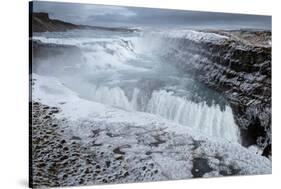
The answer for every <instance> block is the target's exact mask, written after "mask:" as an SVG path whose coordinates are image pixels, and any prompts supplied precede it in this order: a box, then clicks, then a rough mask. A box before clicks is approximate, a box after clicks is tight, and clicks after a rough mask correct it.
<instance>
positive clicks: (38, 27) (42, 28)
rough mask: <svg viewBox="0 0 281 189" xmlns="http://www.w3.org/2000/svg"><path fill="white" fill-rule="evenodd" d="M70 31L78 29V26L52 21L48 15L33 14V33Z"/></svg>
mask: <svg viewBox="0 0 281 189" xmlns="http://www.w3.org/2000/svg"><path fill="white" fill-rule="evenodd" d="M69 29H78V26H77V25H74V24H71V23H67V22H63V21H60V20H53V19H50V18H49V15H48V13H32V31H33V32H46V31H50V32H52V31H66V30H69Z"/></svg>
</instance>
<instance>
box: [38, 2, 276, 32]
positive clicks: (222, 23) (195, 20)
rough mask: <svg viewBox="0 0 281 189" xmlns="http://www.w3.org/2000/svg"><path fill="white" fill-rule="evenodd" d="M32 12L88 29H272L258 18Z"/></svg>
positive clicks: (78, 7)
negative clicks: (115, 27) (96, 27)
mask: <svg viewBox="0 0 281 189" xmlns="http://www.w3.org/2000/svg"><path fill="white" fill-rule="evenodd" d="M34 11H35V12H48V13H49V14H50V17H52V18H57V19H61V20H64V21H68V22H72V23H76V24H87V25H107V26H111V25H112V26H116V25H121V26H157V27H165V26H166V27H169V26H181V27H206V28H212V27H222V28H235V27H236V28H242V27H247V28H263V29H264V28H265V29H271V16H260V15H245V14H228V13H211V12H198V11H185V10H167V9H152V8H136V7H120V6H104V5H91V4H77V3H55V2H42V1H41V2H35V3H34Z"/></svg>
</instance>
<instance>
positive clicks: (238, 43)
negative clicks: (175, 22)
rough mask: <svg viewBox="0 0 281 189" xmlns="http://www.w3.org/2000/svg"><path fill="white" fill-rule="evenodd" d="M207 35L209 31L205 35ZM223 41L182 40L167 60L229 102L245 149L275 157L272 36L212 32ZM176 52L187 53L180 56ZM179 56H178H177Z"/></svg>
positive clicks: (258, 32)
mask: <svg viewBox="0 0 281 189" xmlns="http://www.w3.org/2000/svg"><path fill="white" fill-rule="evenodd" d="M204 32H206V31H204ZM208 32H209V33H215V34H219V35H222V36H224V37H225V38H224V39H223V40H221V41H202V40H199V41H195V40H191V39H188V38H186V39H181V40H180V43H178V46H177V48H175V50H174V51H171V52H169V53H168V54H167V57H169V58H170V60H171V61H173V63H174V64H176V65H177V66H178V67H180V68H181V69H184V70H185V71H187V72H189V73H192V74H193V76H194V77H195V78H196V79H198V80H199V81H200V82H202V83H204V84H206V85H207V86H209V87H210V88H213V89H215V90H217V91H219V92H221V93H222V94H223V95H224V96H225V97H226V98H227V99H228V101H229V103H230V105H231V107H232V110H233V112H234V114H235V119H236V122H237V124H238V125H239V127H240V129H241V135H242V144H243V145H244V146H250V145H258V146H259V147H260V148H262V149H263V155H265V156H270V155H271V32H269V31H254V30H239V31H208ZM176 49H181V50H180V52H184V54H181V55H180V56H179V53H178V51H177V52H176ZM175 55H176V56H175Z"/></svg>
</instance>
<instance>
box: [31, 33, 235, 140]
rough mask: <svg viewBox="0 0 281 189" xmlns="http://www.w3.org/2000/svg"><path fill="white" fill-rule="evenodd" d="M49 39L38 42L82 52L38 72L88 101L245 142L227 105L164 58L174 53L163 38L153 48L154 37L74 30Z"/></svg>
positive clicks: (50, 61)
mask: <svg viewBox="0 0 281 189" xmlns="http://www.w3.org/2000/svg"><path fill="white" fill-rule="evenodd" d="M44 35H45V36H42V35H39V36H35V37H34V39H35V40H39V41H41V42H42V43H45V44H56V45H72V46H75V47H77V49H76V50H75V52H73V51H71V53H69V51H68V50H67V49H65V51H63V52H62V54H61V55H56V56H52V57H47V58H39V61H37V62H40V63H39V64H37V65H36V66H33V72H35V73H36V74H39V75H40V74H41V75H44V76H55V77H56V78H58V79H59V80H60V81H61V83H63V85H65V86H67V87H68V88H69V89H71V90H73V91H75V92H76V93H77V94H79V96H80V97H81V98H85V99H87V100H91V101H95V102H99V103H102V104H105V105H107V106H113V107H116V108H121V109H125V110H127V111H142V112H148V113H151V114H154V115H156V116H160V117H163V118H165V119H167V120H169V121H174V122H176V123H179V124H181V125H184V126H187V127H190V128H193V129H195V130H197V131H199V132H201V133H203V134H204V135H206V136H208V137H215V138H216V137H219V138H223V139H226V140H228V141H230V142H234V143H237V142H239V141H240V137H239V129H238V127H237V125H236V124H235V121H234V118H233V114H232V110H231V108H230V107H229V105H228V104H227V102H225V101H224V100H223V97H221V96H220V95H219V94H217V93H216V92H215V91H212V90H209V89H207V88H205V87H204V86H201V85H200V84H199V83H197V82H196V81H194V80H193V79H192V78H189V76H188V75H187V74H186V73H183V72H182V71H181V70H178V69H176V68H175V67H173V64H172V62H165V59H163V57H162V56H161V54H163V53H165V52H167V50H168V49H165V48H164V47H163V46H161V45H160V46H159V43H158V42H159V40H161V38H158V39H157V40H156V39H155V43H154V44H153V45H151V43H153V41H151V39H152V38H149V39H150V40H147V38H145V36H142V35H139V34H128V33H118V32H115V33H113V32H108V33H107V32H101V33H99V32H96V31H95V32H93V31H92V32H91V31H88V32H86V33H83V32H81V31H71V32H58V33H56V32H53V33H49V34H44ZM46 35H47V37H46ZM196 35H199V34H196ZM148 41H149V43H148ZM156 41H157V43H156ZM152 46H153V47H152ZM50 48H52V47H50ZM76 51H77V52H76ZM174 56H175V57H176V56H177V55H174ZM175 61H176V59H175ZM187 61H188V60H187Z"/></svg>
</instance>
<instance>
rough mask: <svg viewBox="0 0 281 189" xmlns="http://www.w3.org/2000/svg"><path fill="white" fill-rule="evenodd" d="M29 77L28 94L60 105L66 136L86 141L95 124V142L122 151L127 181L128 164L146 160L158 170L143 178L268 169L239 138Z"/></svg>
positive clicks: (133, 165)
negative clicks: (231, 138)
mask: <svg viewBox="0 0 281 189" xmlns="http://www.w3.org/2000/svg"><path fill="white" fill-rule="evenodd" d="M33 79H34V80H35V85H34V86H33V100H34V101H38V102H40V103H42V104H46V105H48V106H54V107H58V108H60V109H61V110H62V111H61V112H60V113H59V114H57V115H56V117H57V118H58V119H67V120H68V124H67V125H65V126H64V129H65V133H66V134H67V135H69V137H71V136H73V135H75V136H77V137H79V138H81V139H82V142H83V143H85V144H87V143H88V144H90V141H91V140H92V133H93V131H95V130H99V131H100V132H99V135H98V136H96V139H95V142H96V143H98V144H103V147H102V148H100V149H99V150H100V151H103V152H104V153H109V151H110V149H116V148H118V149H120V150H121V151H122V153H120V154H122V155H124V158H125V159H126V165H127V166H128V167H130V169H129V170H131V172H130V176H129V177H128V178H126V179H127V181H136V180H137V178H136V177H137V173H135V172H134V170H135V169H141V167H142V166H144V165H146V164H147V163H148V162H150V161H152V162H154V165H156V167H157V170H158V171H157V174H156V175H155V177H147V176H145V175H143V177H144V178H143V179H144V180H163V179H164V180H165V179H183V178H190V177H193V176H196V175H197V176H204V177H210V176H222V175H232V174H234V175H236V174H237V175H246V174H269V173H271V161H270V160H269V159H267V158H265V157H263V156H260V155H259V154H257V153H256V152H255V151H254V150H249V149H247V148H244V147H242V146H241V145H240V144H239V143H236V142H230V141H228V140H225V139H223V138H219V137H216V138H215V137H206V135H204V134H202V133H199V132H197V131H196V130H193V129H192V128H190V127H186V126H183V125H180V124H175V123H174V122H172V121H168V120H166V119H163V118H162V117H160V116H157V115H152V114H149V113H144V112H136V111H128V110H122V109H120V108H114V107H111V106H108V105H104V104H101V103H96V102H93V101H88V100H85V99H82V98H79V96H78V94H76V93H75V92H73V91H71V90H69V89H68V88H66V87H65V86H64V85H63V84H62V83H60V82H59V81H58V80H57V79H56V78H52V77H44V76H39V75H36V74H33ZM89 146H90V145H89ZM104 146H110V147H109V148H108V149H107V148H105V147H104ZM89 150H90V149H89ZM117 155H118V153H117ZM148 157H149V158H148ZM142 158H144V160H143V161H141V159H142ZM146 158H148V159H146ZM101 161H102V159H101ZM143 172H146V171H143ZM197 173H198V174H197Z"/></svg>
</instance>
